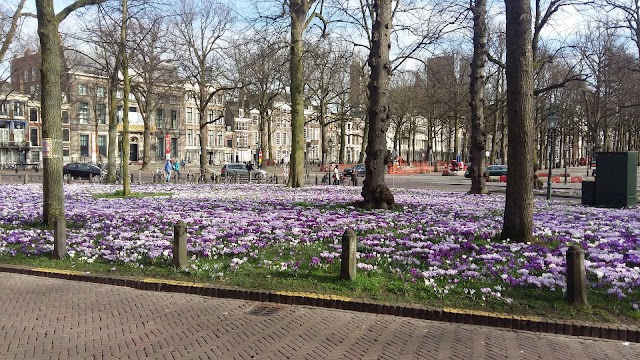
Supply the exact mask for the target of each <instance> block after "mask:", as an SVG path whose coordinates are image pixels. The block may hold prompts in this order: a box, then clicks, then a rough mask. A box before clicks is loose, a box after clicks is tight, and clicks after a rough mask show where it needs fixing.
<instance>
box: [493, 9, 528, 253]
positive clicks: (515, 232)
mask: <svg viewBox="0 0 640 360" xmlns="http://www.w3.org/2000/svg"><path fill="white" fill-rule="evenodd" d="M505 3H506V19H507V22H506V25H507V32H506V44H507V64H506V69H507V119H508V122H509V124H508V126H509V144H510V145H511V146H509V150H508V151H509V178H510V179H512V181H508V182H507V196H506V200H505V210H504V222H503V227H502V233H501V235H500V237H501V238H502V239H509V240H511V241H515V242H529V241H531V240H532V239H533V181H532V179H533V158H532V157H533V137H534V134H533V58H532V49H531V5H530V3H529V1H528V0H510V1H505ZM514 180H515V181H514Z"/></svg>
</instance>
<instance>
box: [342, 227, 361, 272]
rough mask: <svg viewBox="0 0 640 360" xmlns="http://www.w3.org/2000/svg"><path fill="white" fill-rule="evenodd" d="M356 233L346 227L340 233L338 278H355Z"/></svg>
mask: <svg viewBox="0 0 640 360" xmlns="http://www.w3.org/2000/svg"><path fill="white" fill-rule="evenodd" d="M356 246H357V239H356V233H355V232H353V230H351V229H347V230H345V231H344V234H342V254H341V255H340V279H342V280H350V281H353V280H355V279H356Z"/></svg>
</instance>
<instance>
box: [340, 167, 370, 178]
mask: <svg viewBox="0 0 640 360" xmlns="http://www.w3.org/2000/svg"><path fill="white" fill-rule="evenodd" d="M354 169H355V171H356V176H360V177H365V176H367V169H366V168H365V166H364V164H357V165H354V166H353V167H352V168H346V169H344V170H343V171H342V175H344V176H347V177H351V174H353V170H354Z"/></svg>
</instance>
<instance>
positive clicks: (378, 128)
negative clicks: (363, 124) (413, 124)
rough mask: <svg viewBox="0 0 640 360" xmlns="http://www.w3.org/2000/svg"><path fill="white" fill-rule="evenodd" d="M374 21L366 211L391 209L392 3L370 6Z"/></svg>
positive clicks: (364, 190) (384, 0)
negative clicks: (388, 182) (387, 166)
mask: <svg viewBox="0 0 640 360" xmlns="http://www.w3.org/2000/svg"><path fill="white" fill-rule="evenodd" d="M373 8H374V9H375V16H376V18H375V21H374V22H373V25H372V31H371V33H372V34H373V36H372V43H371V52H370V53H369V60H368V62H369V67H370V68H371V78H370V80H369V84H368V85H367V87H368V89H369V108H368V117H369V131H368V136H367V139H368V141H367V150H366V152H367V159H366V160H365V167H366V170H367V177H366V178H365V180H364V183H363V187H362V197H363V200H364V201H363V205H364V207H365V208H377V209H386V208H388V207H389V206H391V205H393V203H394V198H393V194H392V193H391V191H390V190H389V188H388V187H387V185H386V184H385V182H384V176H385V165H384V156H385V151H386V148H387V141H386V140H387V139H386V134H387V130H388V129H389V122H390V114H389V79H390V78H391V62H390V60H389V48H390V47H391V42H390V34H391V27H392V23H391V19H392V10H391V8H392V6H391V0H376V1H374V3H373Z"/></svg>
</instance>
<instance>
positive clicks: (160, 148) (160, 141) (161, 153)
mask: <svg viewBox="0 0 640 360" xmlns="http://www.w3.org/2000/svg"><path fill="white" fill-rule="evenodd" d="M156 141H157V144H158V153H157V154H156V156H157V157H158V159H162V158H164V157H165V156H164V137H163V136H158V138H157V139H156Z"/></svg>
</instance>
